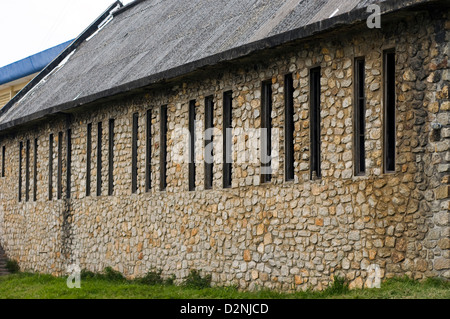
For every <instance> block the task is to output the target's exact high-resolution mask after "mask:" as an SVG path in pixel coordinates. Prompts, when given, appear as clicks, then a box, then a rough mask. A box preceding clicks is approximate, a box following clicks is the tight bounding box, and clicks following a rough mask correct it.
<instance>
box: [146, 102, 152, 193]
mask: <svg viewBox="0 0 450 319" xmlns="http://www.w3.org/2000/svg"><path fill="white" fill-rule="evenodd" d="M145 140H146V142H145V147H146V149H145V191H146V192H149V191H150V190H151V189H152V111H151V110H147V132H146V139H145Z"/></svg>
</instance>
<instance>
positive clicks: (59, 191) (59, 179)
mask: <svg viewBox="0 0 450 319" xmlns="http://www.w3.org/2000/svg"><path fill="white" fill-rule="evenodd" d="M62 139H63V133H62V132H59V133H58V177H57V184H56V188H57V189H56V198H57V199H61V196H62Z"/></svg>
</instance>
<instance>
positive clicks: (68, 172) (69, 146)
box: [66, 129, 72, 198]
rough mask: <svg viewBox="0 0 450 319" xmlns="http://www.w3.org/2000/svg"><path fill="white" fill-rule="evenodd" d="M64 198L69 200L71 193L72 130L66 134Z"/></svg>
mask: <svg viewBox="0 0 450 319" xmlns="http://www.w3.org/2000/svg"><path fill="white" fill-rule="evenodd" d="M66 165H67V168H66V198H70V193H71V191H72V130H71V129H68V130H67V132H66Z"/></svg>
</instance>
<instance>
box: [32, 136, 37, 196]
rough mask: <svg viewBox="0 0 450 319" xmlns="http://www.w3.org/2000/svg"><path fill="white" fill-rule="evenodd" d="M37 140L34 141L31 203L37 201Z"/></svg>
mask: <svg viewBox="0 0 450 319" xmlns="http://www.w3.org/2000/svg"><path fill="white" fill-rule="evenodd" d="M37 163H38V139H37V138H35V139H34V156H33V201H37V168H38V165H37Z"/></svg>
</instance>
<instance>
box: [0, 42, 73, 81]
mask: <svg viewBox="0 0 450 319" xmlns="http://www.w3.org/2000/svg"><path fill="white" fill-rule="evenodd" d="M72 41H73V40H70V41H67V42H64V43H62V44H60V45H57V46H55V47H53V48H50V49H47V50H45V51H42V52H39V53H37V54H34V55H32V56H29V57H28V58H25V59H23V60H20V61H17V62H14V63H11V64H9V65H7V66H4V67H2V68H0V85H2V84H5V83H9V82H12V81H15V80H17V79H20V78H23V77H25V76H28V75H30V74H34V73H37V72H40V71H42V69H44V68H45V67H46V66H47V64H49V63H50V62H52V61H53V59H54V58H56V57H57V56H58V55H59V54H60V53H61V52H62V51H63V50H64V49H65V48H66V47H67V46H68V45H69V44H70V43H72Z"/></svg>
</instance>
